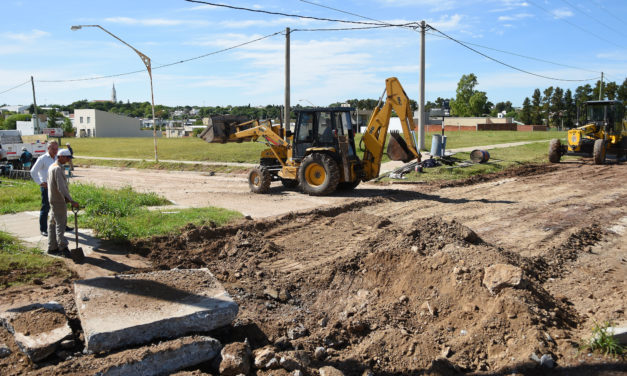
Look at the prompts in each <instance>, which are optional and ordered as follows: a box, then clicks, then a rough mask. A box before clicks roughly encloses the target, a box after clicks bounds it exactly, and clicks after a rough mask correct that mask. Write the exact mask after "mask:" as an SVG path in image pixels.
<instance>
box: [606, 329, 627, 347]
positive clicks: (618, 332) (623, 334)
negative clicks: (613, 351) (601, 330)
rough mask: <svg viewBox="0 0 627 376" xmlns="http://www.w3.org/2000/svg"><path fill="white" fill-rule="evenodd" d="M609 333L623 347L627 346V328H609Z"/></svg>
mask: <svg viewBox="0 0 627 376" xmlns="http://www.w3.org/2000/svg"><path fill="white" fill-rule="evenodd" d="M607 330H608V333H611V334H612V337H614V339H615V340H616V341H617V342H618V343H619V344H621V345H627V326H624V327H622V328H614V327H609V328H607Z"/></svg>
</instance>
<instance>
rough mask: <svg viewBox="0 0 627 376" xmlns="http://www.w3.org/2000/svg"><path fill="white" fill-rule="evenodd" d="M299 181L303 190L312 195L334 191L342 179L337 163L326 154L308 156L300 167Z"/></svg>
mask: <svg viewBox="0 0 627 376" xmlns="http://www.w3.org/2000/svg"><path fill="white" fill-rule="evenodd" d="M298 181H299V184H300V188H301V189H302V191H303V192H305V193H307V194H309V195H311V196H323V195H328V194H330V193H333V192H334V191H335V190H336V188H337V185H338V183H339V181H340V170H339V167H338V166H337V163H336V162H335V161H334V160H333V158H331V157H330V156H328V155H326V154H321V153H314V154H309V155H308V156H306V157H305V158H304V159H303V161H302V163H301V165H300V168H299V169H298Z"/></svg>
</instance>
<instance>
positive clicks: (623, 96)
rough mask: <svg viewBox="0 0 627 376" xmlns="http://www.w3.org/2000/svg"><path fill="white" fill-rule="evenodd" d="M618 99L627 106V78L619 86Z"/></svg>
mask: <svg viewBox="0 0 627 376" xmlns="http://www.w3.org/2000/svg"><path fill="white" fill-rule="evenodd" d="M616 99H618V100H619V101H623V105H625V106H627V78H625V81H623V83H622V84H621V85H620V86H619V87H618V90H617V91H616Z"/></svg>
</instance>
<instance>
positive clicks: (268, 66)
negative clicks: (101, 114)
mask: <svg viewBox="0 0 627 376" xmlns="http://www.w3.org/2000/svg"><path fill="white" fill-rule="evenodd" d="M310 1H311V2H314V3H318V4H321V5H324V6H328V7H334V8H337V9H341V10H344V11H347V12H351V13H355V14H359V15H362V16H365V17H369V18H373V19H377V20H381V21H385V22H387V23H394V24H402V23H408V22H416V21H420V20H423V19H424V20H426V21H427V23H428V24H430V25H433V26H435V27H436V28H438V29H439V30H441V31H443V32H445V33H447V34H448V35H450V36H452V37H454V38H457V39H459V40H461V41H465V42H470V43H473V44H478V45H482V46H487V47H491V48H494V49H499V50H505V51H508V52H513V53H516V54H520V55H525V56H528V57H532V58H535V59H542V60H548V61H551V62H555V63H559V64H563V65H568V66H570V67H566V66H560V65H554V64H549V63H546V62H541V61H537V60H532V59H528V58H523V57H520V56H514V55H511V54H505V53H502V52H498V51H494V50H488V49H485V48H482V47H476V46H473V48H476V49H477V50H479V51H481V52H483V53H485V54H487V55H489V56H491V57H494V58H496V59H499V60H502V61H504V62H506V63H508V64H510V65H513V66H516V67H518V68H521V69H523V70H526V71H530V72H533V73H537V74H540V75H544V76H550V77H556V78H563V79H571V80H577V79H588V78H596V77H598V76H600V73H599V72H601V71H603V72H605V74H606V77H607V79H608V80H610V81H616V82H617V83H619V84H620V83H622V81H623V80H624V79H625V77H626V76H627V1H624V0H585V1H584V0H533V1H524V0H464V1H461V0H363V1H353V0H344V1H337V0H310ZM216 2H220V1H216ZM225 3H226V1H225ZM228 4H230V5H235V6H241V7H248V8H254V9H262V10H268V11H272V12H283V13H290V14H300V15H306V16H313V17H324V18H334V19H344V20H355V21H366V22H367V21H368V20H365V19H360V18H357V17H356V16H352V15H349V14H344V13H340V12H337V11H334V10H330V9H327V8H323V7H320V6H315V5H312V4H308V3H307V2H303V1H300V0H284V1H278V0H276V1H275V0H268V1H263V2H256V1H253V0H235V1H228ZM77 24H99V25H101V26H103V27H104V28H106V29H108V30H109V31H111V32H112V33H114V34H116V35H118V36H119V37H120V38H122V39H123V40H125V41H126V42H128V43H130V44H131V45H133V46H134V47H135V48H137V49H138V50H139V51H141V52H143V53H144V54H146V55H147V56H149V57H150V58H151V59H152V65H153V67H156V66H159V65H163V64H168V63H172V62H176V61H180V60H183V59H189V58H193V57H196V56H199V55H203V54H207V53H210V52H213V51H216V50H220V49H224V48H227V47H231V46H234V45H237V44H240V43H243V42H246V41H250V40H253V39H257V38H259V37H262V36H265V35H269V34H272V33H275V32H280V31H283V30H285V28H286V27H290V28H292V29H316V28H338V27H340V28H342V27H354V26H355V25H347V24H338V23H331V22H323V21H314V20H306V19H299V18H291V17H285V16H278V15H268V14H259V13H249V12H243V11H237V10H232V9H225V8H216V7H212V6H203V5H200V4H194V3H190V2H186V1H183V0H170V1H163V0H154V1H143V0H141V1H128V0H127V1H117V0H109V1H106V2H100V1H67V0H65V1H64V0H59V1H54V2H53V1H39V0H35V1H14V0H5V1H4V2H3V22H2V23H1V24H0V46H1V47H0V60H1V61H2V64H0V92H2V91H5V90H7V89H10V88H12V87H14V86H16V85H19V84H21V83H23V82H26V81H27V80H29V79H30V76H31V75H32V76H34V78H35V85H36V89H37V102H38V104H40V105H42V104H52V103H55V104H69V103H71V102H73V101H76V100H80V99H88V100H94V99H108V98H109V97H110V93H111V85H112V84H113V83H115V86H116V89H117V95H118V100H123V101H126V100H130V101H149V100H150V86H149V81H148V76H147V73H146V72H140V73H136V74H131V75H124V76H119V77H114V78H105V79H95V80H87V81H73V82H72V81H69V82H57V83H54V82H44V81H50V80H72V79H80V78H89V77H98V76H106V75H114V74H119V73H125V72H130V71H136V70H142V69H144V65H143V64H142V62H141V60H140V59H139V57H138V56H137V55H136V54H135V53H134V52H133V51H132V50H131V49H129V48H128V47H127V46H125V45H123V44H121V43H120V42H118V41H117V40H115V39H114V38H112V37H111V36H109V35H107V34H106V33H104V32H103V31H101V30H99V29H96V28H83V29H82V30H78V31H71V30H70V27H71V26H72V25H77ZM291 42H292V44H291V55H292V64H291V71H292V79H291V81H292V89H291V92H292V95H291V101H292V104H297V103H301V104H303V105H308V104H309V103H313V104H315V105H323V106H324V105H328V104H330V103H332V102H337V101H343V100H346V99H352V98H377V97H378V96H379V95H380V94H381V92H382V90H383V88H384V80H385V78H387V77H390V76H396V77H398V78H399V79H400V81H401V83H402V84H403V86H404V87H405V90H406V92H407V94H408V95H409V96H410V97H411V98H412V99H415V100H418V93H419V56H420V55H419V52H420V35H419V33H418V32H415V31H412V30H408V29H402V28H385V29H370V30H352V31H324V32H311V31H309V32H308V31H298V32H293V33H292V34H291ZM284 46H285V36H284V35H282V34H278V35H275V36H273V37H270V38H266V39H263V40H261V41H259V42H255V43H251V44H248V45H246V46H243V47H240V48H236V49H233V50H230V51H227V52H224V53H219V54H215V55H211V56H208V57H205V58H200V59H197V60H193V61H191V62H187V63H183V64H177V65H173V66H170V67H165V68H161V69H155V70H154V72H153V78H154V93H155V102H156V103H157V104H165V105H170V106H172V105H200V106H201V105H206V106H216V105H228V104H231V105H246V104H251V105H253V106H256V105H266V104H281V103H282V102H283V89H284ZM426 64H427V66H426V76H427V77H426V81H425V82H426V99H427V100H434V99H435V98H437V97H438V96H441V97H454V95H455V89H456V85H457V82H458V81H459V78H460V77H461V75H463V74H468V73H475V74H476V75H477V77H478V81H479V86H478V89H479V90H483V91H486V92H487V95H488V99H489V100H490V101H492V102H493V103H496V102H499V101H505V100H511V101H512V102H513V103H514V105H515V106H519V105H521V104H522V101H523V100H524V98H525V97H526V96H529V97H530V96H531V94H532V92H533V90H534V89H535V88H536V87H537V88H541V89H544V88H546V87H548V86H560V87H562V88H571V89H574V88H576V87H577V86H578V85H581V84H583V83H582V82H560V81H554V80H548V79H544V78H540V77H536V76H532V75H528V74H525V73H522V72H519V71H515V70H512V69H510V68H508V67H505V66H503V65H499V64H497V63H495V62H493V61H490V60H489V59H487V58H485V57H483V56H480V55H478V54H476V53H474V52H472V51H469V50H467V49H465V48H464V47H462V46H460V45H458V44H455V43H453V42H451V41H449V40H445V39H443V38H438V37H435V36H433V35H428V36H427V42H426ZM579 68H580V69H579ZM593 82H595V81H590V83H591V84H592V83H593ZM584 83H585V82H584ZM1 103H8V104H30V103H32V93H31V88H30V85H23V86H21V87H19V88H17V89H14V90H10V91H8V92H5V93H3V94H0V104H1Z"/></svg>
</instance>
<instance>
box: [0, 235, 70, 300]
mask: <svg viewBox="0 0 627 376" xmlns="http://www.w3.org/2000/svg"><path fill="white" fill-rule="evenodd" d="M70 275H71V273H70V271H69V270H67V269H66V268H65V265H64V264H63V261H60V260H57V259H55V258H53V257H49V256H46V255H44V254H43V252H42V251H40V250H38V249H36V248H27V247H25V246H24V245H23V244H22V243H21V242H20V241H19V240H17V239H16V238H15V237H13V236H11V235H9V234H7V233H6V232H2V231H0V288H5V287H9V286H13V285H17V284H22V283H28V282H32V281H33V280H34V279H44V278H48V277H50V276H59V277H61V278H66V277H69V276H70Z"/></svg>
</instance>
